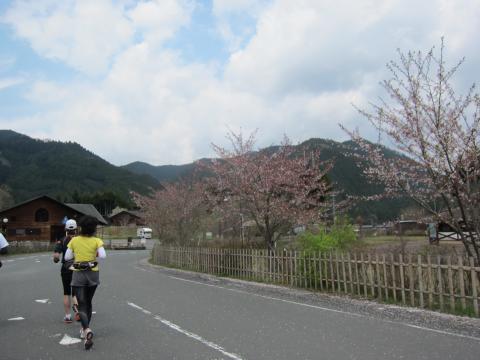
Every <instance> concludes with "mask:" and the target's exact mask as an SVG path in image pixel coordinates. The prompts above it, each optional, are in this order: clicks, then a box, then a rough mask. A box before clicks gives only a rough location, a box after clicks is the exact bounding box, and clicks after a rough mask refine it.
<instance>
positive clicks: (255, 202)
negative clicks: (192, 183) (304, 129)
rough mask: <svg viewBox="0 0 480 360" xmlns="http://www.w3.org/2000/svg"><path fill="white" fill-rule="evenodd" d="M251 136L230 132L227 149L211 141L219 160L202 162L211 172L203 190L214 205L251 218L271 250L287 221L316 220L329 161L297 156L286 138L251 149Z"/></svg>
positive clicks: (323, 207) (325, 191) (288, 226)
mask: <svg viewBox="0 0 480 360" xmlns="http://www.w3.org/2000/svg"><path fill="white" fill-rule="evenodd" d="M255 135H256V134H255V133H252V134H251V135H250V136H249V137H247V138H244V136H243V135H242V134H241V133H239V134H236V133H233V132H230V133H229V135H228V136H227V137H228V139H229V141H230V143H231V146H232V149H231V150H230V149H226V148H223V147H220V146H217V145H213V148H214V150H215V152H216V154H217V155H218V157H219V159H217V160H214V161H212V162H209V163H207V164H206V167H207V170H208V171H209V172H210V173H211V174H212V176H211V177H209V178H208V179H207V185H206V189H207V191H206V195H207V197H208V199H209V202H210V203H211V204H213V205H214V207H215V208H216V209H219V210H220V211H223V212H224V213H226V214H229V215H230V216H232V214H236V215H235V216H236V217H237V218H240V217H242V218H244V219H248V220H253V221H254V222H255V224H256V227H257V229H258V232H259V233H261V234H262V236H263V238H264V239H265V244H266V245H267V247H268V248H269V249H271V250H272V249H274V248H275V243H276V241H277V239H278V238H279V236H281V235H283V234H285V233H286V232H288V231H289V230H291V228H292V226H294V225H296V224H308V223H310V222H313V221H319V220H321V219H322V215H324V214H325V212H326V210H327V205H326V197H327V196H329V191H331V188H330V185H329V183H328V181H327V178H326V175H327V173H328V171H329V170H330V169H331V166H332V165H331V163H322V162H320V161H319V159H318V153H317V154H313V155H312V156H308V157H305V156H302V155H300V156H299V154H298V153H295V151H296V149H295V147H294V146H292V145H291V144H290V142H289V140H288V139H287V138H286V137H285V139H284V140H283V142H282V144H281V145H280V146H278V147H274V148H269V149H264V150H262V151H254V150H255V149H254V146H255Z"/></svg>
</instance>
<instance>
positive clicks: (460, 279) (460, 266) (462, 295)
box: [458, 256, 467, 310]
mask: <svg viewBox="0 0 480 360" xmlns="http://www.w3.org/2000/svg"><path fill="white" fill-rule="evenodd" d="M463 271H464V268H463V258H462V257H461V256H459V257H458V282H459V285H460V302H461V304H462V310H465V309H466V308H467V301H466V299H465V280H464V277H463Z"/></svg>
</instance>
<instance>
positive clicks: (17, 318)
mask: <svg viewBox="0 0 480 360" xmlns="http://www.w3.org/2000/svg"><path fill="white" fill-rule="evenodd" d="M21 320H25V318H23V317H21V316H19V317H14V318H10V319H8V321H21Z"/></svg>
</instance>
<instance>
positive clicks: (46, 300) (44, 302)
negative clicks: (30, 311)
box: [35, 299, 48, 304]
mask: <svg viewBox="0 0 480 360" xmlns="http://www.w3.org/2000/svg"><path fill="white" fill-rule="evenodd" d="M35 302H38V303H41V304H47V303H48V299H38V300H35Z"/></svg>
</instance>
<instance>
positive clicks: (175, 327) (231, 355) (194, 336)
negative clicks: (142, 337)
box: [127, 302, 242, 360]
mask: <svg viewBox="0 0 480 360" xmlns="http://www.w3.org/2000/svg"><path fill="white" fill-rule="evenodd" d="M127 304H128V305H130V306H131V307H133V308H135V309H137V310H140V311H142V312H143V313H145V314H151V312H150V311H148V310H146V309H144V308H142V307H141V306H138V305H136V304H134V303H131V302H127ZM155 319H156V320H158V321H160V322H161V323H162V324H164V325H167V326H168V327H169V328H171V329H173V330H175V331H178V332H179V333H181V334H183V335H186V336H188V337H190V338H192V339H194V340H197V341H199V342H201V343H202V344H204V345H206V346H208V347H210V348H212V349H214V350H217V351H219V352H221V353H222V354H223V355H225V356H227V357H229V358H230V359H234V360H242V358H241V357H240V356H239V355H237V354H234V353H230V352H227V351H226V350H225V349H224V348H223V347H221V346H220V345H217V344H215V343H213V342H211V341H208V340H206V339H204V338H202V337H201V336H200V335H197V334H195V333H192V332H190V331H187V330H184V329H182V328H181V327H180V326H178V325H176V324H174V323H172V322H170V321H168V320H166V319H163V318H162V317H160V316H158V315H155Z"/></svg>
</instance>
